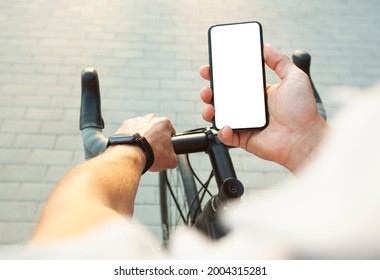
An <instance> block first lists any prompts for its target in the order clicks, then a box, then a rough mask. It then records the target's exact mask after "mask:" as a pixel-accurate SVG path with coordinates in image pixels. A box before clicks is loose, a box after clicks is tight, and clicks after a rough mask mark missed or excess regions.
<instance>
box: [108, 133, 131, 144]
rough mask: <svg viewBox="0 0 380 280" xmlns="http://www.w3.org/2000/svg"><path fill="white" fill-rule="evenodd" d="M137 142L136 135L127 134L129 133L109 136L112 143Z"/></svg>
mask: <svg viewBox="0 0 380 280" xmlns="http://www.w3.org/2000/svg"><path fill="white" fill-rule="evenodd" d="M136 142H137V137H136V135H127V134H115V135H112V136H111V137H110V138H109V144H110V145H117V144H134V143H136Z"/></svg>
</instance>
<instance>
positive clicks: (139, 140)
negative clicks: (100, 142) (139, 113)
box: [107, 133, 154, 174]
mask: <svg viewBox="0 0 380 280" xmlns="http://www.w3.org/2000/svg"><path fill="white" fill-rule="evenodd" d="M112 145H134V146H138V147H140V148H141V150H142V151H143V153H144V155H145V159H146V160H145V167H144V170H143V172H142V174H144V173H145V172H147V171H148V170H149V168H150V167H151V166H152V165H153V163H154V153H153V150H152V147H151V146H150V144H149V142H148V140H146V138H145V137H144V136H141V135H140V134H139V133H135V134H133V135H124V134H115V135H113V136H111V137H110V138H109V139H108V143H107V148H108V147H109V146H112Z"/></svg>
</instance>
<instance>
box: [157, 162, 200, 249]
mask: <svg viewBox="0 0 380 280" xmlns="http://www.w3.org/2000/svg"><path fill="white" fill-rule="evenodd" d="M159 189H160V210H161V226H162V239H163V242H164V244H165V243H166V242H167V241H168V240H169V239H170V235H171V234H172V232H173V231H174V230H175V229H176V228H177V227H178V226H181V225H190V224H191V223H192V221H194V220H195V218H196V216H197V215H199V213H200V212H201V205H200V204H201V203H200V199H199V197H198V191H197V186H196V183H195V179H194V175H193V171H192V169H191V167H190V163H189V160H188V157H187V155H178V167H177V168H175V169H173V170H165V171H162V172H160V174H159Z"/></svg>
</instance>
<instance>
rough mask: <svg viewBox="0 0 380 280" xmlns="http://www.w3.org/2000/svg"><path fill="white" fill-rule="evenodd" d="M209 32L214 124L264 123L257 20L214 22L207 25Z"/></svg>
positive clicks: (248, 125)
mask: <svg viewBox="0 0 380 280" xmlns="http://www.w3.org/2000/svg"><path fill="white" fill-rule="evenodd" d="M209 36H210V37H209V43H210V49H209V51H210V64H211V71H212V74H211V76H212V88H213V92H214V98H213V103H214V107H215V119H214V125H215V127H216V128H218V129H220V128H222V127H224V126H230V127H231V128H232V129H244V128H260V127H263V126H265V124H266V107H265V88H264V87H265V86H264V85H265V76H264V68H263V58H262V39H261V38H262V37H261V26H260V24H259V23H257V22H249V23H240V24H228V25H216V26H213V27H211V28H210V30H209Z"/></svg>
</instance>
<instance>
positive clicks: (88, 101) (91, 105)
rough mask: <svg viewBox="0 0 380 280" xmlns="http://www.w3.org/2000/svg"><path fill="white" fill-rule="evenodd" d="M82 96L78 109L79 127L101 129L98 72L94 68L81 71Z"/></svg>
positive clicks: (102, 122) (102, 124)
mask: <svg viewBox="0 0 380 280" xmlns="http://www.w3.org/2000/svg"><path fill="white" fill-rule="evenodd" d="M81 76H82V98H81V109H80V120H79V127H80V129H81V130H82V129H84V128H88V127H94V128H99V129H103V128H104V121H103V118H102V112H101V101H100V89H99V78H98V73H97V72H96V70H95V69H94V68H86V69H84V70H83V71H82V74H81Z"/></svg>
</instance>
